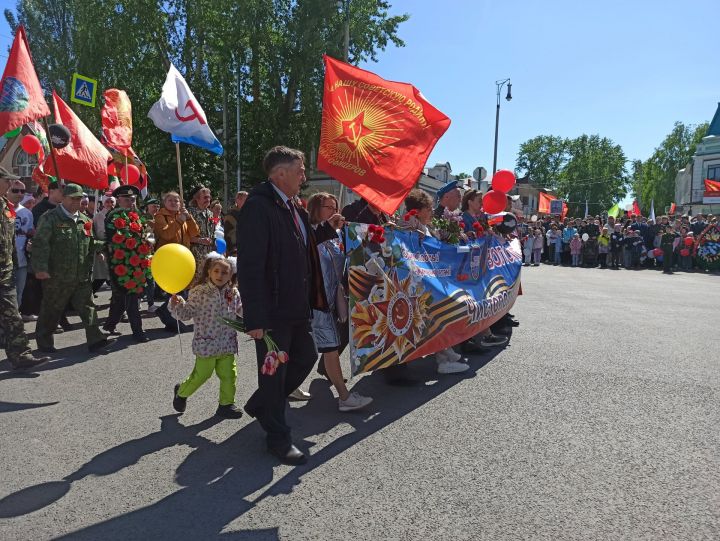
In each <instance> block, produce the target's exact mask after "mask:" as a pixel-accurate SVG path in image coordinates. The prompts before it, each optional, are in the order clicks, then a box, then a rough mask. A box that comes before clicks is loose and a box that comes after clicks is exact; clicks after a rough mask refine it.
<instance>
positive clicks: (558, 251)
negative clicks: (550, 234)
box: [555, 245, 562, 265]
mask: <svg viewBox="0 0 720 541" xmlns="http://www.w3.org/2000/svg"><path fill="white" fill-rule="evenodd" d="M560 256H562V246H557V245H555V263H557V264H558V265H559V264H560Z"/></svg>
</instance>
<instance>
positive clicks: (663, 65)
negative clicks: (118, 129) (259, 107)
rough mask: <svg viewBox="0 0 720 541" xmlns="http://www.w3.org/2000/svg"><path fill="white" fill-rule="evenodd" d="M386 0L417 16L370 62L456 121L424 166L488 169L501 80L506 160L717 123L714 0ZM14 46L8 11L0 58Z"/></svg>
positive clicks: (643, 147) (5, 2)
mask: <svg viewBox="0 0 720 541" xmlns="http://www.w3.org/2000/svg"><path fill="white" fill-rule="evenodd" d="M391 3H392V4H393V7H392V9H391V13H393V14H399V13H406V12H407V13H409V14H410V15H411V17H410V20H409V21H408V22H406V23H404V24H403V25H401V27H400V32H399V33H400V36H401V38H402V39H403V40H404V41H405V43H406V46H405V47H404V48H396V47H394V46H392V47H389V48H388V49H387V50H386V51H385V52H381V53H379V55H378V56H379V62H378V63H368V64H365V65H363V67H365V68H366V69H369V70H371V71H374V72H376V73H377V74H378V75H380V76H382V77H385V78H387V79H392V80H396V81H404V82H409V83H412V84H414V85H415V86H416V87H418V88H419V89H420V90H421V91H422V92H423V94H424V95H425V96H426V97H427V98H428V99H429V100H430V102H431V103H433V104H434V105H435V106H436V107H438V108H439V109H440V110H441V111H443V112H444V113H445V114H447V115H448V116H449V117H450V118H451V119H452V124H451V126H450V128H449V130H448V131H447V133H446V134H445V136H444V137H443V138H442V139H441V140H440V142H439V143H438V145H437V146H436V148H435V151H434V152H433V153H432V155H431V157H430V161H429V163H430V165H432V164H434V163H435V162H446V161H447V162H450V164H451V165H452V168H453V171H454V172H455V173H460V172H467V173H471V172H472V170H473V169H474V168H475V167H476V166H479V165H481V166H484V167H485V168H487V169H488V170H491V169H492V151H493V138H494V129H495V92H496V91H495V81H496V80H498V79H504V78H506V77H510V78H511V79H512V83H513V100H512V101H511V102H509V103H508V102H506V101H505V100H504V99H503V100H502V104H501V111H500V137H499V149H498V167H499V168H513V167H514V165H515V159H516V156H517V151H518V147H519V145H520V144H521V143H522V142H523V141H525V140H527V139H529V138H531V137H534V136H536V135H540V134H552V135H559V136H562V137H576V136H578V135H580V134H582V133H588V134H594V133H597V134H600V135H601V136H605V137H609V138H610V139H612V140H613V141H615V142H616V143H618V144H620V145H621V146H622V147H623V149H624V150H625V154H626V155H627V157H628V159H635V158H640V159H646V158H648V157H649V156H650V154H651V153H652V151H653V149H654V148H655V147H656V146H657V145H658V144H659V143H660V142H661V141H662V139H663V138H664V136H665V135H666V134H667V133H669V132H670V130H671V129H672V125H673V123H674V122H675V121H676V120H679V121H682V122H685V123H691V124H695V123H699V122H702V121H705V120H710V119H711V118H712V115H713V114H714V112H715V109H716V107H717V104H718V101H720V69H718V59H717V42H718V41H717V40H718V38H717V35H718V31H717V29H718V21H720V2H718V1H717V0H687V1H685V2H678V1H667V0H655V1H648V0H625V1H616V0H609V1H608V0H606V1H603V2H595V3H588V2H578V1H577V0H575V1H565V0H558V1H552V0H551V1H549V2H537V1H528V0H518V1H514V2H499V1H484V0H472V1H471V0H445V1H442V2H438V1H436V0H391ZM0 6H2V7H3V9H4V8H5V7H14V1H13V2H10V1H9V0H0ZM9 43H10V29H9V28H8V26H7V23H6V22H5V20H4V17H3V18H2V22H0V55H2V56H0V64H4V61H5V59H6V57H5V55H6V51H7V47H8V45H9ZM503 98H504V93H503Z"/></svg>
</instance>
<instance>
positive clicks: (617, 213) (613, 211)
mask: <svg viewBox="0 0 720 541" xmlns="http://www.w3.org/2000/svg"><path fill="white" fill-rule="evenodd" d="M620 212H621V211H620V205H619V204H618V203H615V204H614V205H613V206H612V207H610V210H608V211H607V214H608V216H612V217H613V218H617V217H618V216H620Z"/></svg>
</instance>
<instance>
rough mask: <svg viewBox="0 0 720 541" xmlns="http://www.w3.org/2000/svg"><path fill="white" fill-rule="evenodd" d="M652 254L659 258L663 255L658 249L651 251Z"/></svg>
mask: <svg viewBox="0 0 720 541" xmlns="http://www.w3.org/2000/svg"><path fill="white" fill-rule="evenodd" d="M653 254H655V257H660V256H661V255H663V251H662V250H661V249H660V248H655V249H654V250H653Z"/></svg>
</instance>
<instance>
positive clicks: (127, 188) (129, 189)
mask: <svg viewBox="0 0 720 541" xmlns="http://www.w3.org/2000/svg"><path fill="white" fill-rule="evenodd" d="M112 194H113V197H123V196H126V197H127V196H133V195H134V196H135V197H138V198H139V197H140V190H139V189H138V187H137V186H133V185H131V184H123V185H122V186H119V187H117V188H115V189H114V190H113V193H112Z"/></svg>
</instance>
